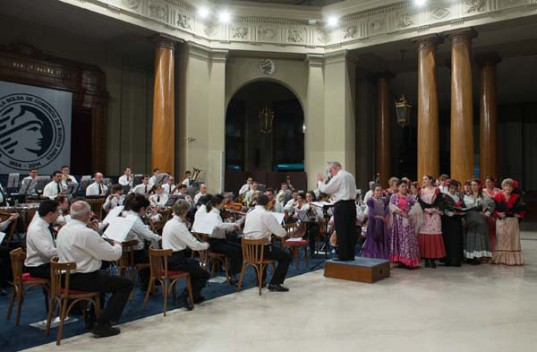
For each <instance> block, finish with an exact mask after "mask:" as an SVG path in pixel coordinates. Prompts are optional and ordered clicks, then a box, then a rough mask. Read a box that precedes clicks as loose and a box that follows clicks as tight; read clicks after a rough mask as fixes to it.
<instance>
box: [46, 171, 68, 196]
mask: <svg viewBox="0 0 537 352" xmlns="http://www.w3.org/2000/svg"><path fill="white" fill-rule="evenodd" d="M62 177H63V173H62V172H61V171H54V172H53V173H52V181H51V182H49V183H47V185H46V186H45V188H43V197H48V198H50V199H54V198H56V197H57V196H59V195H62V196H64V195H65V189H64V188H63V185H62Z"/></svg>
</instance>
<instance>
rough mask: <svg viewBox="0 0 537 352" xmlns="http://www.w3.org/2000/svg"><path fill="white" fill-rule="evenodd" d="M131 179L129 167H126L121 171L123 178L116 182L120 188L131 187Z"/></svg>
mask: <svg viewBox="0 0 537 352" xmlns="http://www.w3.org/2000/svg"><path fill="white" fill-rule="evenodd" d="M132 182H133V177H132V171H131V169H130V168H129V167H126V168H125V170H124V171H123V176H121V177H120V178H119V180H118V183H119V184H120V185H122V186H129V187H132Z"/></svg>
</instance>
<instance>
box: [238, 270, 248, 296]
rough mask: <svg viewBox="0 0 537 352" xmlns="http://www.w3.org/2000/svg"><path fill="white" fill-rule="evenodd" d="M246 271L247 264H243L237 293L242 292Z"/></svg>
mask: <svg viewBox="0 0 537 352" xmlns="http://www.w3.org/2000/svg"><path fill="white" fill-rule="evenodd" d="M245 269H246V264H244V263H242V269H241V275H240V277H239V284H238V285H237V292H239V291H240V290H241V286H242V279H243V278H244V271H245Z"/></svg>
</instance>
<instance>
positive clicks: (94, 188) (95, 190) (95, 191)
mask: <svg viewBox="0 0 537 352" xmlns="http://www.w3.org/2000/svg"><path fill="white" fill-rule="evenodd" d="M100 185H101V190H102V192H100V193H99V183H95V182H93V183H92V184H91V185H89V186H88V188H86V196H104V195H106V192H107V191H108V187H106V186H105V185H104V184H102V183H101V184H100Z"/></svg>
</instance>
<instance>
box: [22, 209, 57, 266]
mask: <svg viewBox="0 0 537 352" xmlns="http://www.w3.org/2000/svg"><path fill="white" fill-rule="evenodd" d="M56 255H57V251H56V244H55V243H54V238H53V237H52V233H51V232H50V230H49V223H48V222H46V221H45V220H43V218H42V217H40V216H37V217H35V218H34V219H33V220H32V222H31V223H30V226H28V232H27V233H26V259H25V260H24V265H26V266H27V267H38V266H40V265H43V264H46V263H48V262H50V259H51V258H52V257H55V256H56Z"/></svg>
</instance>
